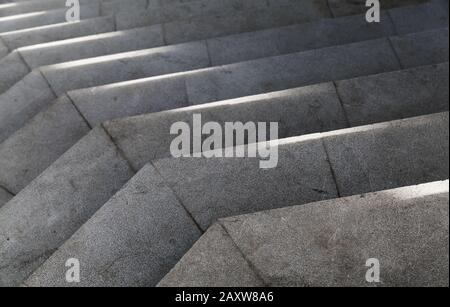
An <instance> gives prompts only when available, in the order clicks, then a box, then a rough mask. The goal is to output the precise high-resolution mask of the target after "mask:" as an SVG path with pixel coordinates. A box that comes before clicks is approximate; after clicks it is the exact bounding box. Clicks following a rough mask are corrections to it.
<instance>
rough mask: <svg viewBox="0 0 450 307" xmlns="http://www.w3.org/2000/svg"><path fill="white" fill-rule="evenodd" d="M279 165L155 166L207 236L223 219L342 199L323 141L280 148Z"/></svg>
mask: <svg viewBox="0 0 450 307" xmlns="http://www.w3.org/2000/svg"><path fill="white" fill-rule="evenodd" d="M278 150H279V153H278V157H279V158H278V165H277V166H276V167H275V168H271V169H261V168H260V165H259V159H257V158H234V159H230V158H213V159H206V158H179V159H174V158H168V159H161V160H157V161H155V162H154V165H155V166H156V168H157V169H158V171H159V172H160V173H161V175H162V176H163V177H164V179H165V180H166V181H167V184H168V185H169V186H170V187H171V188H172V189H173V190H174V192H175V193H176V194H177V195H178V197H179V198H180V200H181V202H182V203H183V204H184V206H185V207H186V208H187V209H188V210H189V211H190V212H191V214H192V216H193V217H194V218H195V220H196V221H197V222H198V224H199V225H200V226H201V227H202V229H204V230H206V229H208V227H209V226H211V225H212V224H213V223H214V222H215V221H216V220H217V219H218V218H221V217H227V216H233V215H237V214H244V213H249V212H255V211H261V210H267V209H273V208H279V207H281V206H289V205H292V204H302V203H309V202H311V201H317V200H323V199H328V198H335V197H337V191H336V186H335V183H334V181H333V176H332V173H331V169H330V167H329V164H328V162H327V157H326V153H325V150H324V147H323V144H322V142H321V140H308V139H306V140H303V141H298V142H296V143H295V144H285V145H283V146H279V147H278Z"/></svg>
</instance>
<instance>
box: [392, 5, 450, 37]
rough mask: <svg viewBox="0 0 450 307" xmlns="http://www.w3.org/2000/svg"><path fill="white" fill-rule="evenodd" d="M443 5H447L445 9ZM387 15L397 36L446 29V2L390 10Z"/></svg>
mask: <svg viewBox="0 0 450 307" xmlns="http://www.w3.org/2000/svg"><path fill="white" fill-rule="evenodd" d="M444 3H447V8H444V6H443V5H444ZM389 15H390V17H391V19H392V20H393V22H394V24H395V29H396V30H397V33H398V34H406V33H412V32H419V31H425V30H431V29H436V28H444V27H448V0H432V1H430V2H429V3H425V4H422V5H418V6H407V7H402V8H395V9H391V10H389Z"/></svg>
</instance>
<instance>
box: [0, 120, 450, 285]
mask: <svg viewBox="0 0 450 307" xmlns="http://www.w3.org/2000/svg"><path fill="white" fill-rule="evenodd" d="M101 133H103V132H101V131H100V130H99V129H97V130H96V131H94V132H93V133H91V135H90V138H93V137H94V135H101ZM447 138H448V113H440V114H433V115H429V116H424V117H418V118H411V119H407V120H401V121H395V122H389V123H381V124H375V125H371V126H364V127H357V128H351V129H346V130H338V131H334V132H330V133H324V134H315V135H308V136H304V137H296V138H291V139H284V140H278V141H275V142H272V143H271V146H274V147H275V146H276V148H277V149H278V153H279V163H278V166H277V167H276V168H272V169H265V170H263V169H260V167H259V162H260V161H259V159H258V158H235V159H233V158H211V159H205V158H181V159H174V158H167V159H161V160H155V161H152V163H151V164H148V165H147V166H145V167H144V168H143V169H142V170H141V171H140V172H139V173H138V175H137V176H136V177H134V178H133V180H131V181H130V182H129V183H128V184H127V185H126V186H125V187H124V188H123V189H122V190H121V191H120V192H119V193H118V194H117V195H115V197H113V198H112V199H111V200H110V201H108V202H107V203H106V204H105V205H104V206H97V207H96V209H99V208H100V207H101V209H100V210H99V211H97V213H96V214H95V215H94V216H93V217H92V218H91V219H89V221H88V222H87V223H86V224H84V225H83V226H82V227H81V228H80V229H79V230H78V231H77V232H76V233H75V235H73V236H72V237H71V238H70V239H69V240H68V241H67V242H66V243H64V244H63V245H62V247H60V248H59V249H58V251H57V252H56V253H55V254H54V255H53V256H51V257H50V259H49V260H48V261H47V262H45V264H44V265H43V266H42V267H41V268H40V269H39V270H38V271H37V272H36V273H35V274H34V275H33V276H32V277H31V278H30V279H29V280H28V281H27V282H26V284H27V285H29V286H37V285H39V286H57V285H58V286H68V284H67V283H66V281H65V274H64V273H62V272H63V270H65V267H64V265H61V264H64V262H65V261H66V260H67V259H68V258H71V257H76V258H78V259H79V260H80V261H81V263H82V266H83V268H84V269H83V276H84V279H83V280H82V281H81V283H80V284H78V286H100V285H102V286H126V285H127V286H152V285H155V284H156V283H157V282H158V280H159V279H160V278H162V277H163V276H164V275H165V273H168V272H169V270H170V269H171V267H172V266H173V265H175V263H176V262H173V263H172V264H171V265H170V264H169V263H168V262H171V261H172V260H174V259H177V258H178V259H179V258H181V256H182V255H183V254H184V253H185V252H186V246H187V245H188V243H191V242H194V241H196V240H197V239H198V238H199V232H200V230H201V231H202V232H203V231H206V230H207V229H208V228H209V227H210V226H211V225H213V224H214V223H215V221H216V220H217V219H219V218H223V217H229V216H234V215H238V214H246V213H252V212H258V211H261V210H268V209H276V208H281V207H287V206H294V205H301V204H307V203H311V202H315V201H321V200H326V199H333V198H337V197H339V196H341V197H342V196H350V195H357V194H362V193H368V192H373V191H379V190H385V189H391V188H397V187H402V186H408V185H415V184H420V183H424V182H431V181H437V180H445V179H447V178H448V142H447V141H446V140H447ZM86 140H87V139H86ZM392 144H396V146H392ZM75 148H76V147H74V148H73V149H72V150H74V149H75ZM70 152H71V151H69V152H68V154H70ZM63 159H64V158H62V159H60V160H59V162H58V163H59V168H60V169H61V167H62V163H63ZM349 161H351V163H350V162H349ZM80 168H83V165H82V164H78V169H80ZM56 172H57V170H56V168H54V167H51V168H50V169H49V170H47V171H46V173H44V174H43V175H42V176H41V177H40V179H38V180H36V181H34V182H33V183H32V184H31V185H29V186H28V187H27V188H26V190H24V192H22V193H20V194H19V195H18V196H16V197H15V198H14V199H13V200H12V201H10V202H9V203H8V204H7V205H5V206H4V207H3V208H2V209H0V221H1V223H0V225H8V224H7V223H9V225H10V226H6V227H4V228H2V231H1V232H0V233H8V234H9V236H10V239H11V240H12V241H13V240H14V242H17V243H16V244H11V245H10V246H9V247H8V248H7V249H3V250H1V252H2V254H3V255H6V256H5V257H3V258H4V259H8V260H5V261H3V262H2V264H3V265H2V266H1V267H3V268H5V269H3V270H1V271H0V275H2V276H8V279H9V283H14V282H19V281H20V280H21V279H22V278H23V277H24V276H25V275H27V274H28V273H30V271H31V269H32V267H33V266H34V267H38V266H39V265H40V264H41V263H43V262H44V261H43V259H42V258H41V259H36V258H33V257H30V256H28V254H27V253H25V249H26V248H24V247H25V246H29V244H30V243H33V247H34V250H36V252H37V251H39V253H40V254H41V255H42V254H46V255H47V252H49V248H48V247H49V246H51V247H52V249H53V248H56V247H57V245H59V244H62V243H63V240H62V237H61V236H62V231H64V230H61V228H62V227H58V228H57V229H58V236H56V235H55V234H52V231H53V230H54V229H55V228H56V227H54V226H52V227H50V228H49V227H48V223H43V220H48V216H47V215H46V217H45V218H44V217H42V215H43V213H42V212H43V211H45V212H47V209H43V208H47V207H51V208H56V203H55V204H53V205H51V204H49V202H48V196H43V195H42V193H40V194H37V193H36V192H37V188H38V186H39V183H38V182H39V181H41V182H44V181H47V180H48V179H49V178H51V176H53V175H54V174H55V173H56ZM117 176H118V174H117V175H116V176H114V177H117ZM61 181H62V180H61V179H60V182H61ZM75 182H76V181H75ZM60 184H61V183H60ZM66 184H67V185H68V184H69V183H66ZM48 188H50V187H49V186H46V189H48ZM33 189H34V190H35V191H34V192H32V190H33ZM40 190H41V191H42V186H41V189H40ZM84 194H86V193H84ZM84 194H83V195H84ZM72 196H73V195H72ZM31 199H33V201H31ZM44 199H45V201H44ZM38 207H39V208H40V210H38V211H36V210H34V209H33V208H38ZM75 207H76V208H79V207H81V206H78V205H77V206H75ZM57 208H58V213H56V212H55V213H54V215H52V217H53V216H54V217H55V218H52V221H53V222H54V225H55V226H56V224H58V225H66V224H67V222H68V221H67V220H69V221H72V222H73V220H74V219H77V221H78V222H79V223H80V224H81V223H83V222H84V221H81V219H78V216H75V215H74V214H67V213H68V211H67V210H71V209H70V208H74V206H73V204H67V202H65V203H59V204H58V205H57ZM31 211H33V212H34V215H30V214H27V215H26V218H24V217H23V215H24V214H26V212H31ZM92 211H93V210H92ZM92 211H90V212H92ZM40 212H41V213H40ZM65 212H67V213H65ZM78 212H79V211H78ZM36 215H40V216H39V217H38V216H36ZM174 215H178V216H179V217H180V218H179V220H177V222H174V220H173V216H174ZM56 216H57V218H56ZM25 220H27V223H25ZM112 220H114V223H111V221H112ZM4 221H5V222H4ZM44 224H45V226H44ZM0 227H2V226H0ZM162 227H163V229H162ZM70 230H72V229H67V231H65V232H64V233H65V234H66V236H67V238H69V237H70V236H71V235H72V233H71V232H70ZM23 233H29V234H33V238H31V237H27V238H26V237H24V236H23V235H22V234H23ZM36 234H38V235H37V236H36ZM186 237H188V239H187V240H186V241H184V242H183V240H185V239H184V238H186ZM29 241H30V242H29ZM38 245H40V247H38ZM111 246H113V247H114V248H111ZM69 255H70V256H69ZM68 256H69V257H68ZM24 257H25V259H26V260H27V261H26V263H27V264H28V265H27V266H26V267H23V266H22V267H21V266H18V265H17V260H16V259H24ZM3 258H2V259H3ZM12 267H15V268H16V269H11V268H12ZM110 270H111V271H110ZM64 272H65V271H64ZM111 272H114V274H111ZM137 272H139V274H137ZM135 273H136V274H135ZM3 280H4V282H5V279H3Z"/></svg>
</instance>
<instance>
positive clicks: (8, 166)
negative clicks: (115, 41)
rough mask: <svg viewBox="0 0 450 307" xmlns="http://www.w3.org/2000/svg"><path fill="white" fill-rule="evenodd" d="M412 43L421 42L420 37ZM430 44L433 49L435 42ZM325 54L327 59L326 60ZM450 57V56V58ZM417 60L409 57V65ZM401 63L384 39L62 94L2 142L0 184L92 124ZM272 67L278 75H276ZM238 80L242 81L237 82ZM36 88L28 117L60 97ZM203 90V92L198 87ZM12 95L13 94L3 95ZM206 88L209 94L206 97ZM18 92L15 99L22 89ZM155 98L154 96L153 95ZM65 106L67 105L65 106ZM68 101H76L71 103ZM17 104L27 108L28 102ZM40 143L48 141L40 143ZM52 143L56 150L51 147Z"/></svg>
mask: <svg viewBox="0 0 450 307" xmlns="http://www.w3.org/2000/svg"><path fill="white" fill-rule="evenodd" d="M429 35H430V33H426V35H424V34H423V33H421V34H417V36H418V37H420V36H425V37H426V38H427V39H428V37H429ZM417 36H411V37H412V38H415V37H417ZM412 41H413V42H417V40H416V39H413V40H412ZM394 45H395V44H394ZM403 47H405V45H403ZM428 47H429V48H431V49H433V50H435V48H433V46H432V45H429V46H428ZM439 48H440V47H439ZM444 48H448V46H447V45H445V47H444ZM437 50H438V49H437ZM422 51H423V50H422ZM422 51H418V52H416V53H415V54H416V56H417V57H418V59H419V60H420V61H419V62H422V56H421V52H422ZM367 54H372V55H373V57H371V58H369V60H368V58H367ZM397 54H398V55H399V56H400V57H401V56H402V51H401V49H398V51H397ZM428 55H430V54H428ZM444 57H445V56H444ZM324 59H327V60H326V61H324ZM370 59H372V60H370ZM434 59H435V60H436V62H440V60H441V59H438V58H437V57H435V58H434ZM427 60H428V61H432V60H433V57H428V58H427ZM442 60H444V59H442ZM446 60H447V61H448V55H447V59H446ZM411 63H412V62H408V64H411ZM329 67H339V69H336V70H330V69H329ZM399 68H400V65H399V63H398V62H397V58H396V55H395V54H394V52H393V51H392V49H391V45H390V43H389V42H387V41H386V40H375V41H366V42H362V43H357V44H350V45H345V46H339V47H330V48H325V49H320V50H314V51H307V52H301V53H297V54H290V55H285V56H280V57H273V58H265V59H261V60H257V61H250V62H242V63H239V64H233V65H226V66H220V67H216V68H210V69H205V70H199V71H193V72H188V73H183V74H174V75H167V76H163V77H156V78H150V79H143V80H139V81H136V82H128V83H121V84H114V85H107V86H102V87H97V88H92V89H86V90H78V91H73V92H69V93H68V95H65V96H64V95H63V96H61V97H60V99H59V100H58V102H56V104H53V106H52V107H50V109H48V110H46V111H44V112H43V113H42V114H41V115H38V117H37V118H38V119H35V120H33V121H32V122H31V123H30V125H28V126H26V127H24V129H23V131H22V130H19V131H17V133H15V134H14V135H13V136H11V138H10V140H8V141H6V142H4V144H2V145H0V157H2V158H1V159H0V161H1V162H0V164H2V165H3V166H2V167H1V169H2V172H1V174H2V175H0V176H2V178H1V179H0V184H3V185H4V186H5V187H9V189H10V190H12V191H16V192H18V191H20V190H21V189H22V188H23V187H24V186H25V185H26V184H27V183H28V182H29V181H30V180H32V179H33V178H35V176H36V175H38V174H39V173H40V172H41V171H42V170H43V169H45V168H46V167H47V166H49V163H51V162H52V161H54V159H56V158H57V157H59V155H60V154H62V153H63V152H64V151H65V150H67V149H68V148H70V147H71V146H72V145H73V144H74V143H75V142H76V141H77V140H78V138H79V137H80V136H81V135H83V134H85V133H86V131H89V127H94V126H96V125H98V124H100V123H102V122H103V121H105V120H110V119H114V118H120V117H126V116H133V115H139V114H145V113H152V112H158V111H163V110H169V109H174V108H179V107H185V106H189V105H196V104H204V103H208V102H214V101H220V100H225V99H231V98H238V97H242V96H247V95H254V94H260V93H267V92H270V91H274V90H282V89H286V88H292V87H298V86H303V85H308V84H314V83H320V82H328V81H337V80H340V79H347V78H352V77H357V76H364V75H369V74H376V73H380V72H386V71H394V70H398V69H399ZM443 69H444V71H445V69H448V64H447V65H444V68H443ZM228 72H233V74H232V75H231V76H230V75H229V74H228ZM274 72H276V73H275V74H274ZM233 76H238V78H237V79H233V78H230V77H233ZM247 76H252V77H251V78H249V77H247ZM253 76H255V77H253ZM30 77H33V78H35V79H36V80H29V81H27V82H26V83H25V84H24V85H25V86H27V85H28V84H36V83H37V82H38V80H41V81H42V84H43V86H44V85H45V82H44V81H45V80H43V78H42V76H41V75H39V74H32V76H30ZM237 80H238V81H237ZM443 80H446V78H444V79H443ZM236 82H238V83H239V85H236ZM208 83H209V84H210V85H209V86H208ZM437 84H441V83H437ZM25 86H21V87H20V89H21V90H20V91H19V90H18V93H20V94H23V93H24V92H25V91H24V90H23V88H24V87H25ZM186 86H187V87H186ZM217 86H220V87H221V89H222V90H223V94H222V93H218V91H217V89H216V88H217ZM33 88H40V89H41V90H39V91H37V93H34V92H31V94H30V95H29V97H37V95H38V94H40V95H48V96H47V97H44V96H43V97H38V98H39V99H35V100H33V101H34V103H33V104H29V108H28V109H27V111H28V112H30V113H28V115H31V113H34V112H36V113H37V111H38V110H37V109H44V108H45V105H49V104H50V103H52V102H53V99H54V98H55V96H56V95H55V94H54V93H53V91H52V90H50V89H49V90H47V91H43V90H42V88H45V86H44V87H41V86H34V87H33ZM443 88H444V89H445V88H447V86H445V85H444V86H443ZM197 89H200V90H203V91H199V92H196V90H197ZM9 93H11V91H10V92H8V93H6V94H5V95H8V94H9ZM207 93H209V94H210V95H209V96H206V94H207ZM13 94H14V93H13ZM5 95H3V96H5ZM15 95H16V96H15V97H17V94H15ZM149 97H151V99H150V100H149ZM29 99H30V98H28V97H24V99H22V101H24V102H25V103H27V102H29ZM10 101H14V100H12V99H11V100H10ZM18 101H19V100H15V101H14V103H11V104H10V106H11V107H10V109H9V112H8V109H6V108H4V109H3V110H5V111H4V112H3V113H0V115H3V114H5V116H4V117H3V120H2V123H11V125H18V121H19V120H21V118H22V119H23V117H21V118H19V117H17V116H16V117H15V116H14V114H16V112H15V111H14V110H17V108H18V106H19V103H18ZM59 103H62V104H63V105H64V106H59ZM68 104H72V105H71V106H67V105H68ZM437 105H440V104H437ZM19 109H20V110H24V108H23V107H21V108H19ZM70 110H71V111H70ZM412 110H413V109H412ZM6 114H9V116H6ZM416 115H420V114H416ZM28 118H31V116H29V117H28V116H27V118H26V120H24V121H23V123H25V122H27V121H28ZM12 119H14V120H12ZM69 119H71V120H69ZM63 123H65V124H63ZM16 127H17V126H16ZM38 139H39V140H40V141H38ZM53 139H54V140H57V141H56V143H57V144H58V145H57V146H49V145H50V144H51V142H53ZM13 144H14V145H13ZM42 144H45V145H44V146H42ZM47 146H48V148H47V149H46V147H47ZM11 148H12V149H14V150H13V151H15V150H17V156H16V153H15V152H14V153H13V152H11ZM50 148H51V150H49V149H50ZM3 154H4V155H5V157H7V158H6V159H3ZM28 154H31V155H32V156H33V157H34V163H33V166H32V168H31V169H30V168H28V167H25V165H29V163H27V162H25V161H29V159H28V158H26V159H23V158H24V157H25V156H26V155H28ZM11 155H13V157H12V156H11ZM41 157H42V161H43V163H42V164H41V163H40V162H38V160H39V161H41ZM36 159H37V160H36ZM22 160H24V162H23V164H22V162H21V163H17V162H19V161H22ZM12 161H15V162H12ZM22 167H23V168H22ZM7 170H8V171H7ZM24 170H26V172H25V173H23V171H24ZM3 174H4V175H3ZM13 174H14V175H13ZM19 174H20V176H16V175H19ZM12 178H16V179H12ZM11 180H14V182H16V180H19V181H20V182H21V183H20V184H16V183H14V184H11Z"/></svg>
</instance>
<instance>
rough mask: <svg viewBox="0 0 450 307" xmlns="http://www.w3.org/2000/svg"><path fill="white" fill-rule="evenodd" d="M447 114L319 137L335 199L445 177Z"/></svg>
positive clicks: (447, 156)
mask: <svg viewBox="0 0 450 307" xmlns="http://www.w3.org/2000/svg"><path fill="white" fill-rule="evenodd" d="M448 121H449V117H448V112H445V113H438V114H432V115H428V116H422V117H415V118H410V119H406V120H400V121H394V122H388V123H381V124H376V125H373V126H369V127H360V128H352V129H348V130H342V131H336V132H331V133H328V134H325V135H324V136H323V138H324V142H325V146H326V148H327V152H328V155H329V159H330V162H331V166H332V168H333V170H334V174H335V178H336V181H337V185H338V187H339V191H340V195H341V196H349V195H355V194H359V193H367V192H373V191H380V190H384V189H392V188H396V187H401V186H408V185H415V184H420V183H423V182H431V181H437V180H446V179H448V178H449V143H448V137H449V130H448Z"/></svg>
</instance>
